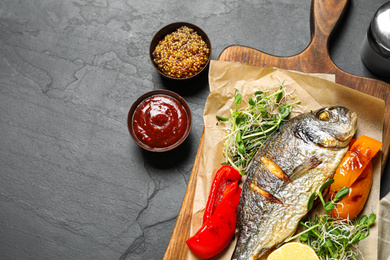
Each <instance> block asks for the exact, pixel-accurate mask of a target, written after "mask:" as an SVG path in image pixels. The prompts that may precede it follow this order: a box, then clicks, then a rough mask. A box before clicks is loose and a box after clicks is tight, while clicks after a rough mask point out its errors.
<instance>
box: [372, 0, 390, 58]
mask: <svg viewBox="0 0 390 260" xmlns="http://www.w3.org/2000/svg"><path fill="white" fill-rule="evenodd" d="M371 33H372V37H373V38H374V40H375V42H376V44H377V46H376V47H377V48H376V49H377V50H378V51H379V52H380V54H381V55H383V56H386V57H390V2H387V3H385V4H384V5H382V6H381V7H380V8H379V9H378V11H376V13H375V15H374V17H373V18H372V20H371Z"/></svg>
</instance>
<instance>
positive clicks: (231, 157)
mask: <svg viewBox="0 0 390 260" xmlns="http://www.w3.org/2000/svg"><path fill="white" fill-rule="evenodd" d="M290 94H291V93H287V91H286V87H285V86H284V83H282V84H281V85H279V88H278V89H277V90H276V91H274V92H273V93H269V91H267V90H264V91H256V92H255V93H254V96H252V97H250V98H249V100H248V106H247V107H245V108H241V109H239V105H240V104H241V102H242V101H243V98H242V95H241V94H240V93H239V92H238V90H235V93H234V110H231V111H230V117H229V118H226V117H222V116H219V115H217V116H216V118H217V120H218V121H219V122H221V123H225V124H226V125H227V128H228V130H227V132H228V135H227V140H226V142H225V143H224V154H225V162H224V163H226V164H230V165H231V166H232V167H234V168H236V169H237V170H239V171H240V173H241V174H245V172H246V170H247V167H248V165H249V163H250V162H251V160H252V158H253V157H254V156H255V154H256V152H257V150H258V148H259V147H260V146H261V145H262V144H263V143H264V141H265V140H266V139H267V137H268V136H270V135H271V134H272V133H273V132H275V131H276V130H278V128H279V126H280V125H281V124H282V123H283V122H284V121H286V120H287V117H288V116H289V115H290V113H291V107H292V106H294V105H297V104H299V103H300V101H296V102H294V103H288V101H287V97H288V96H289V95H290Z"/></svg>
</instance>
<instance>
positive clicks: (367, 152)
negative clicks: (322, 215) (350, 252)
mask: <svg viewBox="0 0 390 260" xmlns="http://www.w3.org/2000/svg"><path fill="white" fill-rule="evenodd" d="M381 146H382V143H381V142H379V141H377V140H375V139H373V138H371V137H368V136H360V137H359V138H358V139H357V140H356V141H354V142H353V144H352V145H351V146H350V149H349V151H348V152H347V154H346V155H345V156H344V158H343V160H342V161H341V163H340V165H339V166H338V168H337V170H336V173H335V176H334V183H333V184H332V185H331V186H330V189H329V198H330V199H332V198H333V196H334V195H335V194H336V193H337V192H338V191H339V190H340V189H342V188H343V187H346V188H348V189H349V190H350V192H349V194H348V196H346V197H344V198H343V199H342V200H340V201H339V203H338V205H337V207H336V208H335V209H333V210H332V211H331V214H332V216H333V217H334V218H337V219H350V220H352V219H354V218H355V217H356V216H357V215H359V213H360V212H361V210H362V209H363V207H364V205H365V203H366V201H367V198H368V195H369V193H370V189H371V185H372V179H373V170H372V164H371V159H372V158H373V157H375V155H376V154H377V153H378V151H379V150H380V148H381Z"/></svg>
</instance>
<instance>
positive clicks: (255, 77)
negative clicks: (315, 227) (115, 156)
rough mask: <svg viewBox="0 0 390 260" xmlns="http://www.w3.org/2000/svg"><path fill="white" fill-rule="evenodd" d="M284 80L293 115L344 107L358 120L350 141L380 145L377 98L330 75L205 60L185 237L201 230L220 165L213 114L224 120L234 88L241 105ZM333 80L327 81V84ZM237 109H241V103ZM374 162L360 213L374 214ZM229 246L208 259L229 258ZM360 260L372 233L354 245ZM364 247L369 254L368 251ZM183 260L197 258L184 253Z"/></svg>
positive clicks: (372, 251)
mask: <svg viewBox="0 0 390 260" xmlns="http://www.w3.org/2000/svg"><path fill="white" fill-rule="evenodd" d="M283 81H284V85H285V86H286V87H287V91H294V92H293V94H292V95H293V96H295V100H301V104H300V105H299V106H297V109H298V112H308V111H310V110H316V109H318V108H321V107H324V106H329V105H342V106H346V107H348V108H349V109H351V110H352V111H354V112H356V113H357V115H358V129H357V133H356V137H358V136H360V135H368V136H370V137H372V138H375V139H377V140H380V141H382V129H383V117H384V108H385V103H384V101H383V100H381V99H377V98H375V97H372V96H369V95H366V94H363V93H361V92H358V91H356V90H352V89H350V88H347V87H345V86H341V85H339V84H336V83H334V75H324V74H315V75H308V74H303V73H298V72H292V71H286V70H281V69H274V68H260V67H256V66H251V65H246V64H242V63H237V62H225V61H214V60H213V61H211V63H210V69H209V86H210V95H209V96H208V98H207V101H206V105H205V109H204V124H205V129H204V136H203V146H202V150H201V158H200V165H199V171H198V177H197V184H196V190H195V197H194V206H193V215H192V221H191V231H190V233H191V236H192V235H194V234H195V233H196V231H197V230H198V229H199V228H200V227H201V225H202V217H203V213H204V207H205V205H206V202H207V198H208V195H209V191H210V186H211V183H212V180H213V178H214V175H215V172H216V171H217V170H218V169H219V168H220V167H221V162H223V161H224V157H223V154H222V149H223V143H224V142H225V137H226V132H225V131H224V130H223V127H220V126H219V125H218V121H217V120H216V117H215V116H216V115H220V116H225V117H229V116H230V109H231V108H234V98H233V96H234V91H235V90H234V89H237V90H238V91H239V92H240V93H241V94H242V96H243V101H247V100H248V99H249V97H250V96H252V95H253V93H254V92H255V91H256V90H262V88H264V87H267V88H272V87H275V86H278V85H279V84H281V83H282V82H283ZM332 81H333V82H332ZM242 105H246V104H245V102H242ZM380 158H381V154H378V155H377V156H376V157H375V158H374V160H373V166H374V180H373V184H372V189H371V192H370V196H369V198H368V201H367V203H366V206H365V208H364V211H363V214H370V213H371V212H375V213H376V214H377V215H379V189H380V176H381V169H380V165H381V164H380ZM234 246H235V241H232V242H231V243H230V244H229V246H228V247H227V248H226V249H225V250H224V251H222V252H221V253H220V254H218V255H217V256H216V257H214V258H213V259H230V258H231V255H232V252H233V250H234ZM359 248H360V250H361V251H362V253H363V255H364V259H366V260H371V259H377V255H378V254H377V248H378V228H377V225H376V226H374V227H373V228H372V229H371V234H370V236H369V237H368V238H366V239H365V240H363V241H362V242H361V243H360V244H359ZM368 248H369V250H368ZM188 259H199V258H197V257H196V256H195V255H194V254H193V253H192V252H191V251H190V250H189V254H188Z"/></svg>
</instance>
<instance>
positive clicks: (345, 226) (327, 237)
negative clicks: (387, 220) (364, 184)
mask: <svg viewBox="0 0 390 260" xmlns="http://www.w3.org/2000/svg"><path fill="white" fill-rule="evenodd" d="M333 181H334V180H333V179H331V180H329V181H327V182H326V183H324V184H323V185H322V186H321V187H320V189H319V191H318V192H314V193H313V194H312V196H311V197H310V199H309V201H308V206H307V207H308V210H311V209H312V208H313V205H314V199H315V198H316V197H318V198H319V200H320V201H321V204H322V206H323V208H324V210H325V213H324V214H323V215H320V216H318V215H315V216H314V219H311V218H310V217H307V219H306V220H305V221H301V222H300V224H301V225H302V226H304V227H305V228H306V230H304V231H302V232H301V233H299V234H297V235H295V236H293V237H290V238H288V239H287V240H285V242H288V241H291V240H293V239H296V238H298V237H299V240H300V241H302V242H305V243H307V244H308V245H309V246H311V247H312V248H313V249H314V251H315V252H316V253H317V255H318V257H319V258H320V259H321V260H325V259H326V260H328V259H329V260H330V259H331V260H333V259H334V260H336V259H337V260H339V259H341V260H347V259H354V260H355V259H357V256H358V254H359V250H358V247H357V244H358V243H359V242H360V241H361V240H363V239H365V238H366V237H368V235H369V234H370V229H369V226H371V225H372V224H373V223H374V222H375V219H376V214H375V213H371V214H370V215H369V216H366V215H362V216H361V217H360V218H356V219H354V220H337V219H335V218H333V217H332V216H331V214H328V212H329V211H332V210H333V209H334V208H335V204H336V203H337V201H339V200H341V199H342V198H343V197H345V196H346V195H348V193H349V189H348V188H345V187H344V188H342V189H340V190H339V191H338V193H337V194H336V196H335V197H334V198H333V199H332V200H330V201H328V202H325V200H324V198H323V196H322V193H323V191H324V190H325V189H326V188H327V187H328V186H329V185H331V184H332V183H333Z"/></svg>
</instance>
